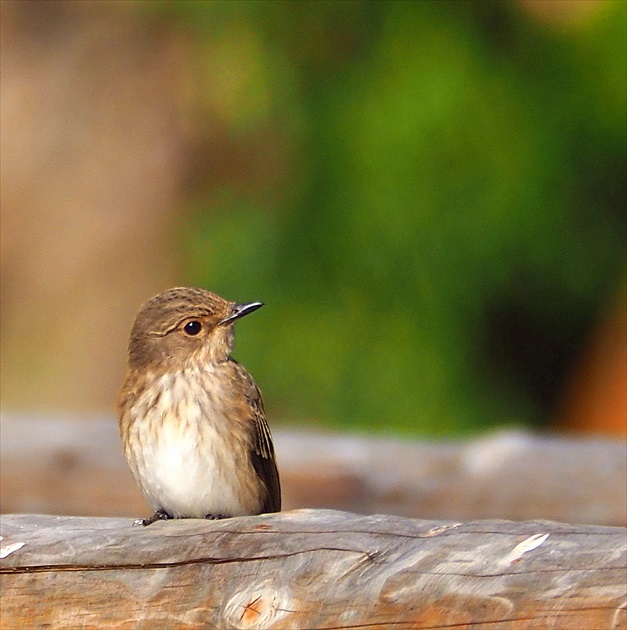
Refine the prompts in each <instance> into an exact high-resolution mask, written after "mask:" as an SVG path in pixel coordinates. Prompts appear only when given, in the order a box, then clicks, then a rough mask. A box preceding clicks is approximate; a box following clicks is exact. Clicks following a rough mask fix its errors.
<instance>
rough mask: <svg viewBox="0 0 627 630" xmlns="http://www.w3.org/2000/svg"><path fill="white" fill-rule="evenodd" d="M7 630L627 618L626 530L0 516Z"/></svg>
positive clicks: (596, 625) (618, 621)
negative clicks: (134, 523)
mask: <svg viewBox="0 0 627 630" xmlns="http://www.w3.org/2000/svg"><path fill="white" fill-rule="evenodd" d="M1 524H2V536H3V540H2V542H1V547H2V550H3V552H2V554H1V555H3V556H5V557H4V558H3V559H2V560H0V571H1V572H2V576H1V578H2V607H1V610H2V616H1V624H0V626H1V627H2V629H3V630H10V629H12V628H44V627H52V628H101V627H107V628H129V629H130V628H140V629H141V628H149V629H150V630H153V629H154V628H185V629H187V628H194V629H199V628H258V629H269V628H289V629H295V628H327V629H330V628H369V629H372V628H384V627H385V628H396V629H409V628H415V629H420V628H423V629H426V628H430V629H434V628H473V629H474V630H478V629H490V630H495V629H497V628H498V629H499V630H514V629H521V630H522V629H524V630H534V629H539V628H547V629H548V628H551V629H553V630H556V629H557V630H559V629H564V630H601V629H603V630H614V629H618V628H625V627H626V624H627V620H626V610H625V602H626V596H627V565H626V553H627V535H626V530H624V529H622V528H609V527H595V526H574V525H564V524H559V523H554V522H548V521H535V522H523V523H514V522H508V521H477V522H467V523H455V522H444V521H418V520H410V519H405V518H401V517H392V516H368V517H364V516H357V515H355V514H350V513H346V512H335V511H330V510H301V511H295V512H288V513H285V512H284V513H281V514H275V515H263V516H258V517H246V518H237V519H229V520H224V521H202V520H179V521H167V522H159V523H156V524H154V525H152V526H150V527H148V528H142V527H131V522H130V521H129V520H127V519H120V518H99V519H96V518H76V517H54V516H33V515H5V516H2V518H1Z"/></svg>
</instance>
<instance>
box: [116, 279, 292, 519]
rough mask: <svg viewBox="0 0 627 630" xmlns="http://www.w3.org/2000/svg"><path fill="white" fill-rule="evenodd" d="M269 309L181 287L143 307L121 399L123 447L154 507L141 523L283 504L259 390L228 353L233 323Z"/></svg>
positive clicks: (131, 344) (224, 514)
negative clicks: (263, 309) (260, 309)
mask: <svg viewBox="0 0 627 630" xmlns="http://www.w3.org/2000/svg"><path fill="white" fill-rule="evenodd" d="M261 306H263V304H261V302H250V303H247V304H236V303H235V302H229V301H227V300H225V299H223V298H221V297H219V296H218V295H216V294H215V293H210V292H209V291H206V290H204V289H195V288H176V289H170V290H169V291H165V292H164V293H161V294H159V295H157V296H156V297H154V298H152V299H151V300H149V301H148V302H146V303H145V304H144V305H143V306H142V307H141V308H140V310H139V313H138V314H137V317H136V318H135V323H134V324H133V328H132V330H131V336H130V340H129V348H128V354H129V356H128V372H127V374H126V379H125V381H124V385H123V386H122V391H121V392H120V397H119V400H118V416H119V420H120V433H121V435H122V440H123V442H124V452H125V454H126V458H127V459H128V463H129V465H130V467H131V471H132V473H133V476H134V477H135V481H137V483H138V485H139V487H140V489H141V492H142V494H143V495H144V498H145V499H146V501H147V502H148V504H149V505H150V507H151V508H152V509H153V510H154V511H155V513H154V515H153V516H152V517H150V518H149V519H140V520H138V521H136V524H142V525H150V524H151V523H154V522H155V521H157V520H159V519H168V518H227V517H231V516H243V515H249V514H261V513H263V512H278V511H280V509H281V487H280V483H279V473H278V471H277V467H276V461H275V455H274V447H273V445H272V437H271V435H270V429H269V427H268V424H267V422H266V417H265V411H264V407H263V399H262V397H261V392H260V391H259V388H258V387H257V385H256V384H255V381H254V380H253V379H252V377H251V375H250V374H249V373H248V372H247V371H246V369H245V368H244V367H242V366H241V365H240V364H239V363H237V361H235V360H234V359H232V358H231V356H230V353H231V350H232V349H233V342H234V335H233V324H234V322H235V321H236V320H237V319H239V318H240V317H243V316H244V315H248V314H249V313H252V312H253V311H256V310H257V309H258V308H260V307H261Z"/></svg>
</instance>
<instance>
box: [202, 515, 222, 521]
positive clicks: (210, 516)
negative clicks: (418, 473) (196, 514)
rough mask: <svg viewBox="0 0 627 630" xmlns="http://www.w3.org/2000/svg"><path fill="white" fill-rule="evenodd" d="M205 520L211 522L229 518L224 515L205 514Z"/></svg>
mask: <svg viewBox="0 0 627 630" xmlns="http://www.w3.org/2000/svg"><path fill="white" fill-rule="evenodd" d="M205 518H206V519H209V520H210V521H219V520H220V519H223V518H227V517H226V516H224V514H205Z"/></svg>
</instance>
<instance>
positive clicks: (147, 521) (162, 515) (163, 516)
mask: <svg viewBox="0 0 627 630" xmlns="http://www.w3.org/2000/svg"><path fill="white" fill-rule="evenodd" d="M169 518H172V517H171V516H170V515H169V514H168V513H167V512H164V511H163V510H157V511H156V512H155V513H154V514H153V515H152V516H151V517H150V518H138V519H137V520H135V521H134V522H133V526H135V525H142V526H143V527H147V526H148V525H152V524H153V523H156V522H157V521H167V520H168V519H169Z"/></svg>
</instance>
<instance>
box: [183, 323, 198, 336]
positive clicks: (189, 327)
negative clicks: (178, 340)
mask: <svg viewBox="0 0 627 630" xmlns="http://www.w3.org/2000/svg"><path fill="white" fill-rule="evenodd" d="M183 330H184V331H185V334H186V335H189V336H190V337H193V336H194V335H197V334H198V333H199V332H200V331H201V330H202V324H201V323H200V322H199V321H197V320H195V319H193V320H192V321H191V322H187V324H185V326H183Z"/></svg>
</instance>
